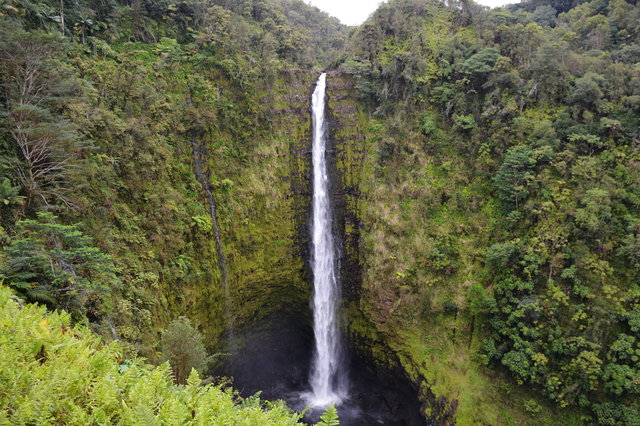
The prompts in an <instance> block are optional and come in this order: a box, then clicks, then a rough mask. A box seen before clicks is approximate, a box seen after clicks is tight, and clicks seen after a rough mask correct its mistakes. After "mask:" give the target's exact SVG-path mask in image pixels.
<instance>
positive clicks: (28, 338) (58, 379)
mask: <svg viewBox="0 0 640 426" xmlns="http://www.w3.org/2000/svg"><path fill="white" fill-rule="evenodd" d="M0 347H1V349H2V350H0V389H2V391H0V406H1V407H2V409H0V422H2V423H3V424H5V423H6V424H70V425H86V424H123V425H126V424H129V425H130V424H146V425H153V424H200V425H201V424H215V425H225V426H226V425H231V424H233V425H257V424H260V425H267V424H274V425H296V424H300V423H298V419H299V418H300V416H299V415H297V414H294V413H292V412H291V411H290V410H289V409H288V408H287V407H286V406H285V405H284V404H283V403H281V402H280V403H275V404H272V403H268V402H261V401H260V399H259V398H248V399H246V400H244V401H243V400H240V399H238V397H237V396H235V395H234V394H233V392H231V391H230V390H225V389H222V388H220V387H217V386H213V385H210V384H209V385H205V386H203V385H202V381H201V379H200V377H199V375H198V373H197V372H196V371H195V370H192V371H191V373H190V375H189V378H188V380H187V384H186V386H176V385H174V383H173V378H172V376H171V372H170V368H169V365H168V364H167V363H164V364H162V365H160V366H158V367H153V366H150V365H149V364H146V363H145V362H144V361H142V360H140V359H128V360H125V359H123V357H122V349H121V348H120V347H119V346H118V345H116V344H109V345H105V344H104V342H103V341H102V339H100V338H99V337H96V336H95V335H93V334H92V333H91V331H89V330H88V329H87V328H84V327H74V326H72V325H71V320H70V316H69V315H68V314H67V313H64V312H61V311H56V312H53V313H50V312H47V311H46V309H45V308H44V307H42V306H38V305H32V304H25V303H23V302H21V301H19V299H17V298H16V297H15V296H12V295H11V291H10V290H9V289H8V288H7V287H3V286H0Z"/></svg>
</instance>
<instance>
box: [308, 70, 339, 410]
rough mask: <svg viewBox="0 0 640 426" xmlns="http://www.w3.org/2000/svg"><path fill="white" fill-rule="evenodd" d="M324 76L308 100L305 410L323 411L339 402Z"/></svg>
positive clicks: (336, 290) (336, 292)
mask: <svg viewBox="0 0 640 426" xmlns="http://www.w3.org/2000/svg"><path fill="white" fill-rule="evenodd" d="M326 78H327V75H326V74H325V73H323V74H322V75H321V76H320V78H319V79H318V83H317V85H316V89H315V91H314V92H313V97H312V104H311V109H312V114H313V115H312V120H313V146H312V156H313V220H312V227H311V235H312V243H313V245H312V257H311V262H312V270H313V287H314V294H313V332H314V336H315V350H314V355H313V364H312V366H311V375H310V377H309V382H310V384H311V392H310V393H309V394H307V395H306V398H307V401H308V402H309V404H311V405H312V406H315V407H325V406H329V405H331V404H338V403H340V402H341V400H342V398H343V397H344V394H345V393H346V392H345V389H344V388H345V385H344V378H343V377H338V374H339V372H340V370H341V365H340V364H341V363H342V348H341V337H340V328H339V325H338V304H339V302H340V288H339V285H338V282H339V281H338V276H337V272H336V248H335V244H334V239H333V230H332V229H333V226H332V220H333V218H332V212H331V199H330V191H329V174H328V169H327V159H326V157H327V156H326V145H327V132H326V129H327V125H326V122H325V88H326Z"/></svg>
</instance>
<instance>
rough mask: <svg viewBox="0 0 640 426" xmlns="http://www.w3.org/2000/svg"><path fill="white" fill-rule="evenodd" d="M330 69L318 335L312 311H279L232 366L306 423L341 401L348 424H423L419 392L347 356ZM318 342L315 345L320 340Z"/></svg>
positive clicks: (316, 178)
mask: <svg viewBox="0 0 640 426" xmlns="http://www.w3.org/2000/svg"><path fill="white" fill-rule="evenodd" d="M325 88H326V74H325V73H323V74H322V75H321V76H320V78H319V79H318V82H317V84H316V87H315V90H314V92H313V95H312V108H311V110H312V125H313V132H312V133H313V143H312V164H313V178H312V183H313V185H312V186H313V191H312V194H313V196H312V197H313V198H312V214H311V227H310V234H311V259H310V266H311V271H312V276H313V289H314V291H313V298H312V301H311V302H312V303H311V308H312V309H311V310H312V312H313V321H312V323H313V338H312V337H311V335H312V334H311V332H310V331H311V330H309V326H308V325H306V326H305V324H308V321H304V313H299V314H298V315H295V314H293V313H289V314H284V313H282V312H281V313H279V314H273V315H272V316H271V317H270V318H268V319H264V320H262V322H261V324H262V326H254V327H253V328H251V329H247V330H244V332H243V334H242V336H241V337H239V336H235V337H234V338H233V339H232V340H233V342H232V347H231V348H230V349H231V351H232V357H231V359H230V362H229V365H228V370H229V373H230V374H231V376H232V377H234V386H235V387H236V388H237V389H239V390H240V392H241V394H242V395H244V396H250V395H253V394H254V393H256V392H258V391H261V392H262V397H263V398H265V399H284V400H285V401H286V402H287V404H288V405H289V406H290V407H291V408H293V409H295V410H296V411H303V410H305V409H306V410H307V411H306V412H305V413H306V414H305V421H308V422H313V423H315V422H317V421H318V420H319V417H320V415H321V414H322V412H323V411H324V409H326V408H327V407H329V406H330V405H335V406H336V408H337V409H338V413H339V415H340V421H341V424H343V425H370V424H386V425H419V424H423V423H424V422H423V420H422V419H421V416H420V414H419V403H418V400H417V397H416V392H415V391H414V390H413V389H412V388H411V386H410V384H409V383H408V382H406V381H403V380H402V379H400V378H398V377H394V375H392V374H389V372H381V371H379V370H377V369H375V367H374V366H373V365H371V364H369V363H368V362H367V360H366V359H364V358H360V357H358V356H357V355H355V354H351V356H349V357H347V356H345V355H346V354H347V352H348V351H347V350H346V347H345V346H346V345H345V342H344V339H343V337H342V335H341V331H340V326H339V318H338V314H339V307H340V297H341V292H340V280H339V276H338V272H337V271H338V265H337V253H336V244H335V241H334V236H333V233H334V230H333V209H332V202H331V195H332V194H331V190H330V188H331V186H330V182H329V172H328V166H327V157H328V156H327V134H328V132H327V123H326V119H325V97H326V94H325ZM314 343H315V345H314Z"/></svg>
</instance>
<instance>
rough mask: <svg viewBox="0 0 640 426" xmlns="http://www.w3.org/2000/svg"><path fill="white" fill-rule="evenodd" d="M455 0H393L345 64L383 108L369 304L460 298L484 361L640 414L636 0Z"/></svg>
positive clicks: (567, 402)
mask: <svg viewBox="0 0 640 426" xmlns="http://www.w3.org/2000/svg"><path fill="white" fill-rule="evenodd" d="M456 5H457V6H459V7H458V8H452V7H448V6H446V5H445V4H443V3H440V2H422V1H417V0H416V1H414V0H398V1H392V2H389V3H387V4H384V5H382V6H381V7H380V9H379V10H378V11H377V12H376V13H375V14H374V16H373V17H372V19H370V20H369V21H368V22H366V23H365V24H364V25H363V26H362V27H360V28H359V29H358V30H357V32H356V34H355V36H354V37H353V40H352V45H353V47H352V49H351V57H350V59H349V60H348V61H347V62H346V63H345V65H344V68H345V70H347V71H348V72H351V73H352V74H354V75H355V77H356V78H357V79H359V80H360V81H361V82H360V83H359V87H361V88H366V89H368V90H363V91H361V94H362V96H363V97H364V98H365V99H369V103H370V104H371V105H373V106H374V107H375V108H376V110H377V112H378V113H381V114H384V116H385V118H384V120H382V122H383V123H384V127H383V128H382V131H379V132H378V135H377V138H378V140H379V141H380V142H378V144H379V146H380V148H379V149H378V153H379V157H378V158H379V161H378V164H376V165H375V166H374V167H375V172H374V173H375V174H376V176H377V179H376V182H375V183H374V184H373V188H372V189H371V190H370V194H371V195H370V198H371V202H370V206H369V207H368V208H367V209H366V211H367V212H368V213H367V214H368V215H369V216H368V217H370V218H371V219H370V220H371V223H372V229H371V231H370V232H368V234H369V235H370V236H369V237H368V238H367V241H368V243H367V244H368V245H367V246H366V249H367V251H368V253H369V254H368V259H369V265H368V268H367V272H366V274H367V275H368V276H369V280H368V281H369V282H370V283H372V284H371V287H370V292H371V293H372V296H371V301H373V305H374V310H375V311H377V312H378V313H376V314H374V317H377V320H378V321H387V320H388V319H387V317H388V314H389V309H388V308H386V307H385V306H384V303H385V302H384V301H385V300H386V299H388V298H392V299H399V302H396V303H395V304H394V310H395V313H394V316H395V317H396V318H398V319H402V321H406V319H407V317H408V318H414V319H415V320H417V321H426V324H428V325H426V326H427V327H431V328H432V329H433V326H432V324H437V323H440V324H446V322H447V321H450V320H443V319H436V318H435V317H434V315H436V314H437V313H438V311H439V310H441V311H440V312H443V313H444V314H447V313H450V312H453V311H452V309H451V303H452V302H451V299H453V300H454V301H455V302H456V304H457V305H458V307H460V306H461V305H462V307H467V309H468V310H467V311H466V312H467V313H469V314H470V315H472V316H474V317H475V318H473V317H471V318H469V319H467V320H463V319H461V320H458V319H457V317H456V320H455V321H454V323H458V326H460V327H464V326H465V325H463V324H465V323H466V324H469V322H468V321H471V327H476V328H479V329H480V332H481V336H479V337H480V339H481V340H482V341H483V343H482V345H481V347H479V348H477V350H476V351H475V352H474V354H475V355H472V356H474V357H475V358H476V359H477V361H478V362H481V363H487V364H488V365H489V366H492V367H493V368H495V369H504V368H506V369H507V370H508V371H509V372H510V373H511V375H512V376H513V378H514V379H515V380H517V382H518V383H520V384H528V385H531V386H532V387H533V388H535V389H537V390H538V391H539V392H541V393H542V394H544V395H545V396H546V397H548V398H549V399H550V400H553V401H555V402H556V403H557V404H558V406H559V407H565V406H575V407H582V408H590V409H591V413H592V416H593V417H592V418H593V419H594V420H596V421H598V422H601V423H605V424H613V423H624V424H636V423H637V422H638V421H639V419H640V411H639V407H638V398H639V395H640V381H639V378H640V369H639V368H638V365H640V364H639V363H638V361H639V360H640V358H639V355H640V352H639V351H640V346H639V342H640V334H638V329H637V327H634V326H633V325H632V323H633V321H634V318H635V317H636V316H637V311H638V308H639V306H640V305H639V303H640V287H638V278H640V270H639V269H638V268H637V262H636V259H637V257H636V254H635V253H636V245H637V244H636V242H637V241H636V240H637V238H636V234H637V232H636V227H637V220H638V217H639V216H638V214H639V208H640V202H639V201H640V198H638V196H639V195H640V174H639V172H638V167H637V160H638V158H639V155H640V151H639V150H638V141H639V137H640V134H639V133H638V129H639V124H640V122H639V118H640V109H638V106H639V104H638V100H640V97H639V96H640V68H639V66H640V63H639V62H640V61H639V60H638V58H637V57H636V56H633V55H634V54H632V53H631V52H635V50H634V49H636V48H637V46H638V45H639V44H638V43H640V19H638V17H639V16H640V5H638V4H636V3H635V2H626V1H624V0H612V1H592V2H581V4H579V5H568V6H567V5H565V4H557V3H553V2H527V3H522V4H519V5H514V6H510V7H508V8H504V9H496V10H491V11H488V10H485V9H483V8H481V7H479V6H477V5H474V4H472V3H468V2H461V3H456ZM559 12H564V13H559ZM424 117H429V118H430V119H431V118H433V121H434V122H436V123H438V128H437V129H432V128H431V125H430V121H427V120H426V119H425V118H424ZM416 123H417V124H416ZM409 182H414V183H409ZM389 194H393V195H391V196H390V195H389ZM390 197H391V199H389V198H390ZM417 224H419V225H417ZM389 235H393V237H392V238H388V237H385V236H389ZM485 259H486V261H485ZM483 265H484V266H483ZM390 275H395V277H396V280H395V281H396V282H395V286H394V285H392V283H388V284H386V285H385V284H380V283H384V282H385V279H384V278H382V277H385V276H390ZM386 281H387V282H388V280H386ZM373 283H376V284H373ZM394 287H395V288H394ZM390 293H391V294H393V296H390V295H389V294H390ZM465 293H467V294H468V296H467V294H465ZM376 299H377V300H378V301H376ZM416 300H420V301H421V304H422V306H423V308H422V310H420V308H419V306H420V303H415V301H416ZM376 306H377V307H376ZM416 326H417V325H416ZM467 326H468V325H467ZM396 327H402V326H400V325H397V326H396ZM445 328H446V326H445ZM455 328H456V326H454V333H455ZM408 332H409V333H414V334H415V332H412V331H408ZM429 333H430V334H429V335H430V336H431V342H433V341H434V339H437V337H434V336H433V334H434V332H433V330H432V331H430V332H429ZM428 342H429V340H427V343H425V344H426V345H429V344H430V343H428ZM431 344H433V343H431ZM472 365H473V364H472ZM475 368H477V367H475ZM477 398H481V397H480V396H477ZM527 411H529V410H527Z"/></svg>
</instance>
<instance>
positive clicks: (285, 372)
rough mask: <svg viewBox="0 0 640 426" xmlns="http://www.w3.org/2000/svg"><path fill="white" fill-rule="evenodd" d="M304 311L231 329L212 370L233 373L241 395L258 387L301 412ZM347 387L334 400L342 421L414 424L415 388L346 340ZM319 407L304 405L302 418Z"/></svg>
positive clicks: (306, 347) (348, 424)
mask: <svg viewBox="0 0 640 426" xmlns="http://www.w3.org/2000/svg"><path fill="white" fill-rule="evenodd" d="M311 321H312V320H311V318H310V317H309V313H308V312H306V313H305V312H300V311H297V310H296V311H289V312H288V311H280V312H276V313H273V314H271V315H270V316H268V317H266V318H263V319H261V320H260V322H259V324H256V325H254V326H252V327H249V328H245V329H241V330H236V335H235V339H234V340H235V342H234V346H233V348H232V349H231V350H230V351H229V352H230V354H231V356H229V357H226V360H227V361H228V363H227V364H226V365H225V366H224V367H222V368H221V369H219V370H217V371H215V375H218V376H220V375H225V376H230V377H233V383H232V385H233V387H234V388H235V389H237V390H238V391H239V392H240V394H241V396H243V397H245V398H246V397H249V396H251V395H254V394H255V393H256V392H261V395H260V397H261V398H262V399H263V400H270V401H275V400H278V399H282V400H284V401H285V402H286V403H287V405H288V406H289V407H291V408H292V409H294V410H296V411H298V412H301V411H302V410H304V409H305V407H307V404H308V403H307V401H306V400H305V398H304V396H303V394H304V393H305V392H308V391H309V390H310V387H311V386H310V384H309V372H310V370H311V362H312V359H313V352H314V337H313V328H312V325H311ZM344 354H345V356H344V361H345V367H346V368H345V370H348V378H349V388H348V391H347V394H346V395H345V397H344V399H343V400H342V402H341V403H340V404H339V405H336V408H337V410H338V415H339V416H340V424H341V425H343V426H365V425H379V424H384V425H390V426H419V425H424V424H425V420H424V419H423V418H422V416H421V415H420V402H419V400H418V397H417V394H418V392H417V391H416V389H415V388H414V387H413V385H412V384H411V382H410V381H409V380H407V379H406V378H405V377H404V376H403V374H402V372H401V371H399V370H388V369H384V368H380V367H378V366H376V365H375V364H374V363H373V361H372V360H371V359H369V358H368V357H366V356H363V355H361V354H358V353H357V352H356V351H355V350H353V349H352V348H350V347H349V346H348V345H347V346H346V347H344ZM322 412H323V410H322V409H312V410H309V411H307V413H306V415H305V417H304V419H303V421H305V422H307V423H310V424H313V423H316V422H318V421H319V417H320V415H321V414H322Z"/></svg>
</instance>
